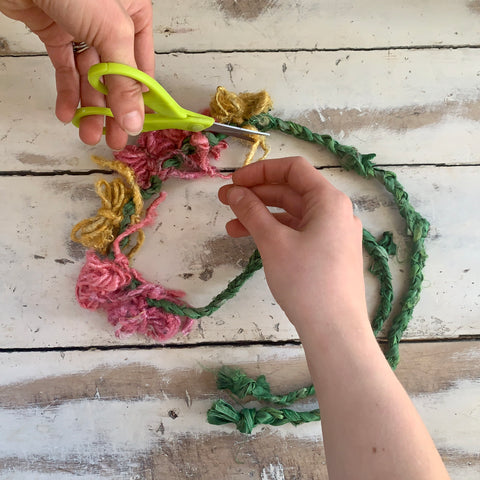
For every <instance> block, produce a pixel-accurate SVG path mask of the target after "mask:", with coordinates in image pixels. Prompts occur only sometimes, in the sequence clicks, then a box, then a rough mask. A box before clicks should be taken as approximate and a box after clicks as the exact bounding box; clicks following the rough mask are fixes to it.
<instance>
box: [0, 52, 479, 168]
mask: <svg viewBox="0 0 480 480" xmlns="http://www.w3.org/2000/svg"><path fill="white" fill-rule="evenodd" d="M479 62H480V51H478V50H471V49H462V50H435V51H421V50H420V51H409V52H400V51H372V52H350V53H348V54H345V53H339V52H317V53H305V52H298V53H282V52H280V53H253V54H252V53H236V54H199V55H183V54H179V55H158V56H157V78H158V79H160V80H161V82H162V83H163V84H164V86H165V87H166V88H167V90H169V91H170V92H171V94H172V95H173V96H174V97H175V98H176V99H177V100H178V101H179V102H180V103H181V104H182V105H183V106H185V107H187V108H189V109H193V110H200V109H203V108H205V107H206V106H207V105H208V103H209V101H210V97H211V95H212V94H213V93H214V91H215V89H216V87H217V85H223V86H225V87H227V88H228V89H230V90H233V91H237V92H238V91H258V90H261V89H263V88H267V89H268V90H269V92H270V94H271V95H272V98H273V99H274V110H273V113H274V114H276V115H278V116H280V117H282V118H284V119H292V120H296V121H298V122H299V123H302V124H304V125H306V126H309V127H310V128H311V129H312V130H314V131H317V132H319V133H328V134H332V135H333V136H334V137H335V138H337V139H338V140H339V141H341V142H342V143H345V144H352V145H354V146H356V147H357V148H358V149H359V150H360V151H363V152H372V151H373V152H376V153H377V154H378V158H377V161H378V162H379V163H386V164H405V163H409V164H410V163H439V164H444V163H445V164H469V163H473V164H475V163H477V162H478V158H479V157H480V145H479V142H478V135H477V132H478V126H479V118H480V106H479V105H480V104H479V99H480V93H479V90H478V64H479ZM192 67H193V68H192ZM285 69H286V70H285ZM283 70H285V71H283ZM199 71H201V72H203V73H200V74H199ZM359 79H361V81H360V80H359ZM53 82H54V77H53V71H52V68H51V66H50V64H49V61H48V59H47V58H43V57H41V58H3V59H2V61H1V62H0V85H1V87H2V88H1V89H0V106H1V110H2V115H1V117H0V153H1V155H0V171H2V170H4V171H5V170H15V171H17V170H34V171H51V170H61V169H73V170H88V169H91V168H92V163H91V161H90V160H89V156H90V154H91V153H98V154H105V153H106V151H107V148H106V147H105V146H103V147H102V146H98V147H93V148H89V147H87V146H85V145H83V144H82V143H81V142H80V141H79V140H78V136H77V131H76V129H75V127H73V126H72V125H66V126H64V125H63V124H61V123H60V122H58V120H57V119H56V118H55V116H54V112H53V108H54V104H55V92H54V83H53ZM102 142H103V140H102ZM270 143H271V145H272V153H271V156H278V155H287V154H298V153H300V154H304V155H307V156H309V157H312V156H313V153H314V152H318V151H319V149H317V148H312V147H306V146H304V145H303V142H300V141H294V140H292V139H290V138H287V137H284V136H283V135H278V134H277V135H273V136H272V139H271V141H270ZM103 145H104V143H103ZM243 152H244V150H242V149H241V148H239V149H238V150H233V151H232V152H230V153H228V152H227V153H226V154H225V155H224V158H223V160H222V163H221V165H222V166H228V167H236V166H239V165H240V164H241V159H242V157H243ZM315 161H316V163H317V164H331V165H333V164H336V160H335V159H332V158H330V157H329V156H328V155H323V156H322V157H318V159H316V160H315Z"/></svg>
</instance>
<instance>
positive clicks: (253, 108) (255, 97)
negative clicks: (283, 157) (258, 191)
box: [210, 87, 273, 166]
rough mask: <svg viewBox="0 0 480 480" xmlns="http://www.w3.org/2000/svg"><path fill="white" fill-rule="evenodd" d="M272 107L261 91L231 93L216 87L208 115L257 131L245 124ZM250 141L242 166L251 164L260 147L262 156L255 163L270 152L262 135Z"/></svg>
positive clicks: (264, 92)
mask: <svg viewBox="0 0 480 480" xmlns="http://www.w3.org/2000/svg"><path fill="white" fill-rule="evenodd" d="M272 106H273V102H272V99H271V98H270V95H269V94H268V93H267V92H266V91H265V90H262V91H261V92H257V93H248V92H244V93H239V94H236V93H233V92H229V91H228V90H227V89H226V88H224V87H217V91H216V93H215V96H214V97H213V98H212V100H211V102H210V114H211V115H212V116H213V117H214V118H215V119H216V120H217V121H218V122H221V123H228V124H232V125H238V126H242V127H243V128H247V129H251V130H252V131H258V130H257V128H256V127H255V126H254V125H251V124H250V125H249V124H246V123H247V122H248V120H249V119H250V118H252V117H254V116H256V115H260V114H261V113H266V112H269V111H270V110H271V108H272ZM250 140H251V141H252V142H253V143H252V145H251V147H250V151H249V152H248V153H247V156H246V157H245V160H244V162H243V165H244V166H245V165H248V164H250V163H252V161H253V158H254V156H255V153H256V152H257V150H258V147H260V148H261V149H262V150H263V155H262V156H261V157H259V158H258V160H257V161H260V160H264V159H265V158H266V157H267V155H268V154H269V152H270V147H269V146H268V145H267V140H266V138H265V137H264V136H262V135H254V134H253V135H251V136H250Z"/></svg>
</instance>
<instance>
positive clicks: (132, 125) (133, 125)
mask: <svg viewBox="0 0 480 480" xmlns="http://www.w3.org/2000/svg"><path fill="white" fill-rule="evenodd" d="M122 127H123V129H124V130H125V131H126V132H127V133H128V134H129V135H132V136H135V135H138V134H139V133H140V132H141V131H142V128H143V120H142V116H141V115H140V112H137V111H134V112H129V113H127V114H125V115H124V116H123V119H122Z"/></svg>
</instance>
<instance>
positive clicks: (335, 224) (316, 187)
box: [219, 157, 370, 329]
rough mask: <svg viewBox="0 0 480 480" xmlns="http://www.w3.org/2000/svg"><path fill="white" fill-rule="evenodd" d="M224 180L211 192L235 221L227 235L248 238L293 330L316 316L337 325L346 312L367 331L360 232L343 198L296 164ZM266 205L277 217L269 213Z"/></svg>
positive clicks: (261, 165)
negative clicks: (356, 315)
mask: <svg viewBox="0 0 480 480" xmlns="http://www.w3.org/2000/svg"><path fill="white" fill-rule="evenodd" d="M232 180H233V185H226V186H223V187H222V188H221V189H220V191H219V199H220V201H222V202H223V203H224V204H228V205H230V207H231V208H232V210H233V212H234V213H235V215H236V216H237V218H236V219H235V220H232V221H230V222H229V223H228V224H227V225H226V228H227V232H228V233H229V234H230V235H231V236H233V237H241V236H246V235H251V236H252V237H253V239H254V240H255V243H256V245H257V247H258V249H259V251H260V254H261V256H262V260H263V264H264V269H265V275H266V277H267V282H268V285H269V287H270V289H271V291H272V293H273V295H274V297H275V298H276V299H277V301H278V303H279V304H280V306H281V307H282V308H283V310H284V311H285V312H286V314H287V316H288V317H289V318H290V320H291V321H292V322H293V323H294V325H295V326H296V327H297V329H298V327H300V326H301V325H300V324H301V323H302V322H308V321H309V319H311V318H318V317H319V315H320V316H322V317H326V318H332V317H335V318H338V316H339V314H341V313H342V312H345V313H346V312H351V311H355V312H359V313H360V314H361V317H362V318H364V319H365V326H366V327H367V328H370V326H369V325H368V316H367V314H366V305H365V290H364V279H363V259H362V225H361V222H360V220H358V218H356V217H355V216H354V215H353V209H352V203H351V201H350V199H349V198H348V197H347V196H346V195H344V194H343V193H342V192H340V191H339V190H337V189H336V188H334V187H333V186H332V185H331V184H330V183H329V182H328V181H327V180H326V179H325V178H324V177H323V175H322V174H321V173H320V172H319V171H317V170H316V169H315V168H314V167H313V166H312V165H311V164H310V163H309V162H307V161H306V160H305V159H303V158H300V157H291V158H281V159H275V160H265V161H262V162H258V163H254V164H252V165H249V166H247V167H244V168H241V169H240V170H237V171H236V172H235V173H234V174H233V177H232ZM267 206H272V207H280V208H281V209H283V212H281V213H276V214H272V213H270V211H269V210H268V209H267ZM313 312H314V313H315V315H312V313H313Z"/></svg>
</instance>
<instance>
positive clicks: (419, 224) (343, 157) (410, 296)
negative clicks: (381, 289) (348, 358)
mask: <svg viewBox="0 0 480 480" xmlns="http://www.w3.org/2000/svg"><path fill="white" fill-rule="evenodd" d="M248 123H249V124H250V125H253V126H254V127H256V128H258V129H259V130H262V131H268V130H279V131H281V132H283V133H286V134H288V135H292V136H294V137H296V138H299V139H301V140H305V141H308V142H311V143H317V144H319V145H322V146H324V147H326V148H327V149H328V150H329V151H330V152H332V153H333V154H335V155H336V156H337V157H338V160H339V162H340V165H341V166H342V167H343V168H344V169H345V170H354V171H355V172H356V173H357V174H359V175H361V176H362V177H365V178H373V177H375V178H376V179H377V180H378V181H380V182H381V183H382V184H383V185H384V186H385V189H386V190H387V191H388V192H390V193H391V194H392V195H393V198H394V199H395V202H396V204H397V206H398V209H399V212H400V214H401V215H402V217H403V218H404V219H405V222H406V224H407V233H408V234H409V235H410V236H411V237H412V244H413V245H412V256H411V261H410V285H409V288H408V291H407V293H406V294H405V296H404V298H403V299H402V301H401V305H402V306H401V311H400V313H399V314H398V315H397V316H396V317H395V318H394V319H393V321H392V326H391V329H390V332H389V333H388V350H387V352H386V354H385V356H386V358H387V360H388V362H389V364H390V365H391V366H392V368H396V366H397V365H398V361H399V358H400V357H399V343H400V340H401V338H402V335H403V333H404V331H405V329H406V328H407V326H408V322H409V321H410V319H411V318H412V315H413V309H414V307H415V305H416V304H417V303H418V301H419V299H420V291H421V286H422V282H423V278H424V277H423V268H424V266H425V261H426V259H427V254H426V251H425V238H426V236H427V234H428V230H429V227H430V224H429V223H428V221H427V220H426V219H425V218H423V217H422V216H421V215H420V214H419V213H418V212H416V211H415V209H414V208H413V207H412V205H411V204H410V202H409V200H408V194H407V192H406V191H405V190H404V188H403V186H402V185H401V184H400V182H398V180H397V176H396V175H395V173H393V172H390V171H387V170H382V169H381V168H379V167H376V166H375V165H374V164H373V163H372V162H371V160H372V159H373V158H375V154H373V153H370V154H366V155H364V154H361V153H360V152H358V150H357V149H356V148H354V147H351V146H348V145H342V144H341V143H339V142H337V141H336V140H334V139H333V138H332V137H331V136H330V135H320V134H318V133H313V132H312V131H311V130H309V129H308V128H307V127H304V126H302V125H299V124H297V123H294V122H287V121H285V120H282V119H280V118H277V117H274V116H273V115H270V114H269V113H263V114H261V115H258V116H256V117H253V118H251V119H250V120H249V121H248ZM364 245H365V243H364ZM379 265H380V264H376V265H374V270H375V271H376V270H377V268H380V267H379ZM389 275H390V274H388V275H386V274H385V272H383V273H382V274H381V277H382V278H383V279H384V280H385V279H387V277H388V276H389ZM379 278H380V276H379ZM392 298H393V297H392ZM388 301H389V300H388V299H385V303H388ZM382 302H383V300H381V303H382ZM383 321H384V319H382V318H376V319H375V320H374V322H373V324H374V330H375V331H377V330H378V331H379V329H380V328H381V325H383Z"/></svg>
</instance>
